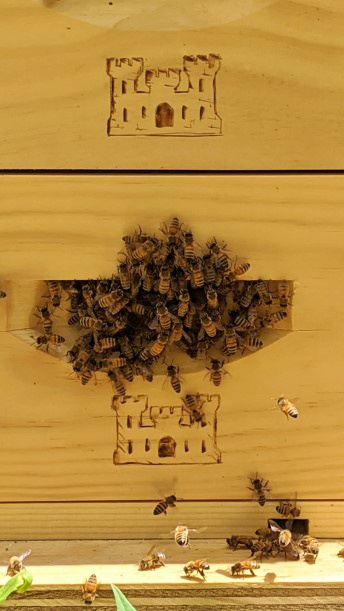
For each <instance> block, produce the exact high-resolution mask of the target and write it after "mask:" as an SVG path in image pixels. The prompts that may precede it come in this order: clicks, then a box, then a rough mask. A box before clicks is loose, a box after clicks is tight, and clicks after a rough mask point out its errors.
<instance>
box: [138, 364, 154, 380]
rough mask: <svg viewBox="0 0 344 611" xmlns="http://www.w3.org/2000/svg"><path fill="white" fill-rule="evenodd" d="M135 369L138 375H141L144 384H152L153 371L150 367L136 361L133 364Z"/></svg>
mask: <svg viewBox="0 0 344 611" xmlns="http://www.w3.org/2000/svg"><path fill="white" fill-rule="evenodd" d="M135 368H136V372H137V374H138V375H141V376H142V377H143V379H144V380H145V381H146V382H153V371H152V370H151V369H150V367H149V366H148V365H147V364H146V363H144V362H143V361H141V360H140V359H138V360H137V361H136V362H135Z"/></svg>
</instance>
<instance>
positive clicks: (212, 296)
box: [206, 286, 219, 310]
mask: <svg viewBox="0 0 344 611" xmlns="http://www.w3.org/2000/svg"><path fill="white" fill-rule="evenodd" d="M206 297H207V306H208V308H210V310H216V309H217V308H218V307H219V300H218V297H217V292H216V291H215V289H214V287H212V286H210V287H209V288H208V289H207V292H206Z"/></svg>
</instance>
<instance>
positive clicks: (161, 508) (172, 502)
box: [153, 494, 177, 516]
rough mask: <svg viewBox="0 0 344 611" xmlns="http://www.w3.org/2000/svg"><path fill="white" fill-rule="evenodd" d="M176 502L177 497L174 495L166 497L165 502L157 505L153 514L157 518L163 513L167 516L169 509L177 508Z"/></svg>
mask: <svg viewBox="0 0 344 611" xmlns="http://www.w3.org/2000/svg"><path fill="white" fill-rule="evenodd" d="M176 501H177V497H176V496H175V495H174V494H171V495H170V496H165V500H164V501H159V503H158V504H157V505H155V507H154V509H153V514H154V515H155V516H158V515H160V514H161V513H164V514H165V515H166V514H167V509H168V507H175V506H176Z"/></svg>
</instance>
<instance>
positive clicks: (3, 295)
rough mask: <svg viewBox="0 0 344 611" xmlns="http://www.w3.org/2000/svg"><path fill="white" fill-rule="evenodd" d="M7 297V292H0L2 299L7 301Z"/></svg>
mask: <svg viewBox="0 0 344 611" xmlns="http://www.w3.org/2000/svg"><path fill="white" fill-rule="evenodd" d="M6 296H7V295H6V293H5V291H0V299H5V297H6Z"/></svg>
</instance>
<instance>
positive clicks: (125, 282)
mask: <svg viewBox="0 0 344 611" xmlns="http://www.w3.org/2000/svg"><path fill="white" fill-rule="evenodd" d="M118 275H119V281H120V284H121V287H122V289H123V291H129V290H130V287H131V277H130V271H129V266H128V264H127V263H124V262H123V263H120V264H119V266H118Z"/></svg>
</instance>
